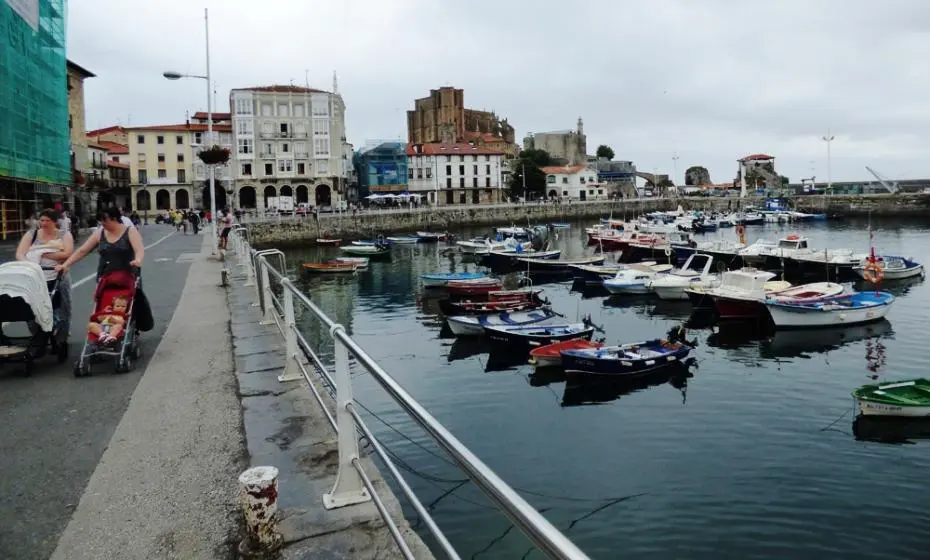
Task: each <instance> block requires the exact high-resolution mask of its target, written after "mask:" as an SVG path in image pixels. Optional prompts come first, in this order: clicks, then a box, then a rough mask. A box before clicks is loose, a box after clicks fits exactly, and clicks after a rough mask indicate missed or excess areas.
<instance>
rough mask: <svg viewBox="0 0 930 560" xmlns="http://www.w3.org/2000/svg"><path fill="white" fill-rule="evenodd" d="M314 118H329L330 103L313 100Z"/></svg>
mask: <svg viewBox="0 0 930 560" xmlns="http://www.w3.org/2000/svg"><path fill="white" fill-rule="evenodd" d="M313 116H314V117H327V116H329V103H328V102H327V101H325V100H323V99H314V100H313Z"/></svg>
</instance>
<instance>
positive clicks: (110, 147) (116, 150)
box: [96, 140, 129, 155]
mask: <svg viewBox="0 0 930 560" xmlns="http://www.w3.org/2000/svg"><path fill="white" fill-rule="evenodd" d="M96 144H97V145H99V146H100V147H101V148H104V149H105V150H106V151H107V153H110V154H113V155H119V154H128V153H129V146H124V145H122V144H117V143H116V142H109V141H107V140H100V141H99V142H96Z"/></svg>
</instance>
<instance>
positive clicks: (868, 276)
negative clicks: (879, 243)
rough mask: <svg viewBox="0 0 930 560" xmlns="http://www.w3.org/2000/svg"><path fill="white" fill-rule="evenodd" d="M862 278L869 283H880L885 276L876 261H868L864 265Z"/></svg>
mask: <svg viewBox="0 0 930 560" xmlns="http://www.w3.org/2000/svg"><path fill="white" fill-rule="evenodd" d="M862 278H864V279H865V281H866V282H868V283H870V284H880V283H881V281H882V280H883V279H884V278H885V271H884V269H882V267H881V265H879V264H878V263H877V262H874V261H873V262H869V263H867V264H866V265H865V270H864V271H863V272H862Z"/></svg>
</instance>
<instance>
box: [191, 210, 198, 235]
mask: <svg viewBox="0 0 930 560" xmlns="http://www.w3.org/2000/svg"><path fill="white" fill-rule="evenodd" d="M189 219H190V222H191V228H192V229H193V231H194V235H199V234H200V216H198V215H197V212H191V214H190V217H189Z"/></svg>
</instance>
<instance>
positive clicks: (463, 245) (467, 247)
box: [455, 237, 507, 255]
mask: <svg viewBox="0 0 930 560" xmlns="http://www.w3.org/2000/svg"><path fill="white" fill-rule="evenodd" d="M455 244H456V245H457V246H458V248H459V249H460V250H461V251H462V253H464V254H466V255H487V254H488V253H490V252H491V251H501V250H503V249H505V248H506V247H507V245H505V244H504V243H503V242H502V241H491V240H489V239H487V238H484V237H478V238H475V239H472V240H470V241H456V242H455Z"/></svg>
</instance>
